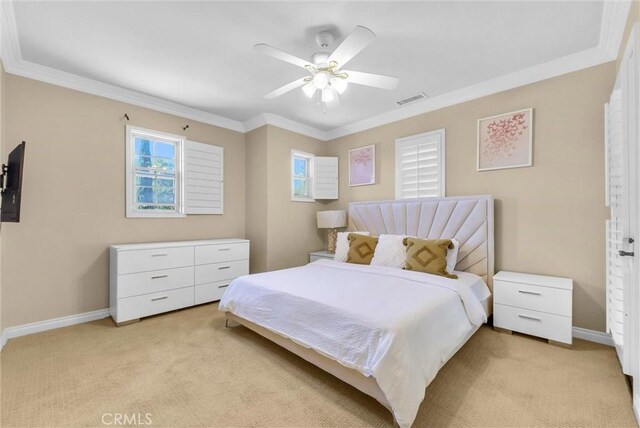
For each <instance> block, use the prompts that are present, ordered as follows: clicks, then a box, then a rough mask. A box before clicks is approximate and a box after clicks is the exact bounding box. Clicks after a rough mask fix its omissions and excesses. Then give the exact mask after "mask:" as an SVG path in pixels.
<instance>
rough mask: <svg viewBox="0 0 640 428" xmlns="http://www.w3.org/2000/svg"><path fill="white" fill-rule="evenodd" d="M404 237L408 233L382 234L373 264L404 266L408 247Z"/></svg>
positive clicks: (400, 267) (372, 260)
mask: <svg viewBox="0 0 640 428" xmlns="http://www.w3.org/2000/svg"><path fill="white" fill-rule="evenodd" d="M404 238H406V235H380V236H379V237H378V245H376V251H375V253H374V254H373V259H371V265H373V266H389V267H395V268H399V269H402V268H404V266H405V263H406V260H407V248H406V247H405V246H404V244H403V243H402V240H403V239H404ZM447 254H448V253H447Z"/></svg>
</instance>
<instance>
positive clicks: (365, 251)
mask: <svg viewBox="0 0 640 428" xmlns="http://www.w3.org/2000/svg"><path fill="white" fill-rule="evenodd" d="M347 239H348V240H349V252H348V253H347V263H356V264H359V265H368V264H371V259H373V254H374V253H375V251H376V245H378V237H376V236H366V235H360V234H357V233H350V234H349V235H348V236H347Z"/></svg>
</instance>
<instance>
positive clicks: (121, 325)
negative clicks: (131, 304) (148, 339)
mask: <svg viewBox="0 0 640 428" xmlns="http://www.w3.org/2000/svg"><path fill="white" fill-rule="evenodd" d="M137 322H140V318H136V319H134V320H129V321H123V322H116V321H115V320H113V323H114V324H115V325H116V327H124V326H125V325H129V324H135V323H137Z"/></svg>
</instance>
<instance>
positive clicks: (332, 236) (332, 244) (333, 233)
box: [327, 229, 338, 254]
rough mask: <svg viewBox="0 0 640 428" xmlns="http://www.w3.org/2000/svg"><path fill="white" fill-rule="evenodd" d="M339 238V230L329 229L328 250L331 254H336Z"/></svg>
mask: <svg viewBox="0 0 640 428" xmlns="http://www.w3.org/2000/svg"><path fill="white" fill-rule="evenodd" d="M337 240H338V230H337V229H328V230H327V252H329V253H330V254H335V252H336V241H337Z"/></svg>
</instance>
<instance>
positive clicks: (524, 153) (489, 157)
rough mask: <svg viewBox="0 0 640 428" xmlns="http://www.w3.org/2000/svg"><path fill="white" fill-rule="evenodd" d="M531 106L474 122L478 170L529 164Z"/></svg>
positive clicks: (531, 127) (530, 161)
mask: <svg viewBox="0 0 640 428" xmlns="http://www.w3.org/2000/svg"><path fill="white" fill-rule="evenodd" d="M532 131H533V109H531V108H529V109H525V110H520V111H514V112H511V113H505V114H500V115H497V116H491V117H486V118H484V119H480V120H479V121H478V171H488V170H493V169H504V168H519V167H524V166H531V165H532V164H533V163H532V158H531V153H532V144H533V142H532Z"/></svg>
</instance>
